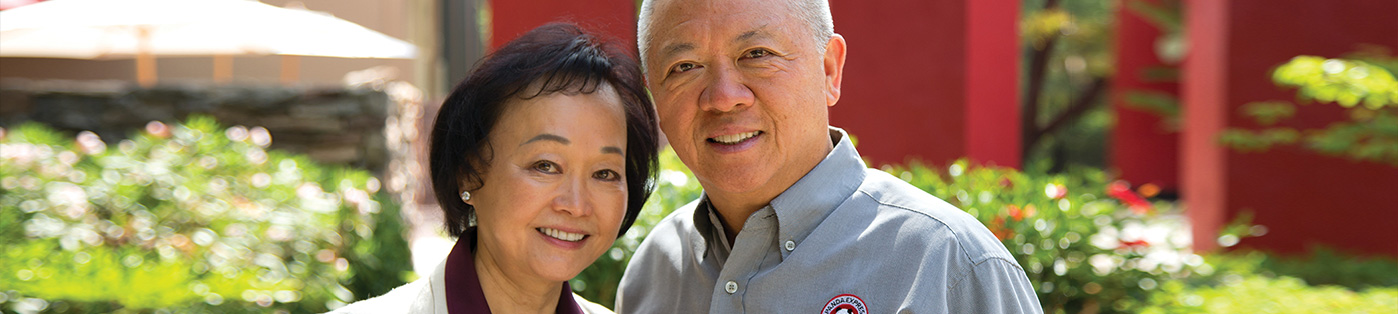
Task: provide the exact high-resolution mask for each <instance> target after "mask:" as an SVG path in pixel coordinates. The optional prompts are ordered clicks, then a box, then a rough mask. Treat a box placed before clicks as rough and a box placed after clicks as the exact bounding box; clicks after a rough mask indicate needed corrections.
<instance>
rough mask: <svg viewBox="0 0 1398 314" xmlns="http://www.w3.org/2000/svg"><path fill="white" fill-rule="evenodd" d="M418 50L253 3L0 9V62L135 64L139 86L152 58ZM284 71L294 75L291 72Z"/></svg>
mask: <svg viewBox="0 0 1398 314" xmlns="http://www.w3.org/2000/svg"><path fill="white" fill-rule="evenodd" d="M416 50H417V49H416V47H415V46H413V45H412V44H410V43H407V42H404V41H402V40H398V39H396V38H393V37H389V36H387V35H384V34H382V33H379V32H376V31H373V30H370V29H368V28H364V27H363V26H360V25H358V24H354V23H352V22H349V21H345V20H342V19H339V18H336V17H334V16H331V15H329V14H326V13H321V12H313V11H307V10H304V9H285V8H279V7H275V6H271V5H267V4H263V3H261V2H257V1H251V0H53V1H46V2H43V3H38V4H33V5H27V6H23V7H19V8H14V9H10V10H5V11H0V57H41V58H74V59H98V58H131V57H134V58H136V64H137V81H139V82H140V83H141V84H142V85H147V86H149V85H150V84H153V83H154V82H155V58H154V57H155V56H215V58H214V60H215V67H214V68H215V78H216V79H223V80H226V79H227V77H229V76H231V67H232V66H231V58H230V56H233V55H284V56H286V57H283V61H284V63H283V77H282V78H283V80H284V81H285V80H288V79H289V78H291V79H294V75H295V73H296V71H295V68H296V65H295V63H294V61H295V57H294V56H323V57H341V58H412V57H414V56H415V55H416ZM288 68H290V69H291V71H288Z"/></svg>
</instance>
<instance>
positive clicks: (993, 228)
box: [986, 215, 1014, 241]
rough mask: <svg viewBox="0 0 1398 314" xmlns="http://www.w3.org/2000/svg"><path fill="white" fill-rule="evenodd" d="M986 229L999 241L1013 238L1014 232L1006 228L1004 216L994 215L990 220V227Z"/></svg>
mask: <svg viewBox="0 0 1398 314" xmlns="http://www.w3.org/2000/svg"><path fill="white" fill-rule="evenodd" d="M986 227H987V228H989V229H990V233H992V234H995V238H996V239H1000V240H1001V241H1003V240H1005V239H1009V238H1010V237H1013V236H1014V232H1013V231H1011V230H1010V229H1009V228H1006V227H1007V226H1006V225H1005V216H1001V215H996V216H995V219H994V220H991V221H990V225H987V226H986Z"/></svg>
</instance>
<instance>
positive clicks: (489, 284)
mask: <svg viewBox="0 0 1398 314" xmlns="http://www.w3.org/2000/svg"><path fill="white" fill-rule="evenodd" d="M475 258H476V260H475V264H476V274H477V277H479V278H480V283H481V292H482V293H484V294H485V300H486V302H487V303H489V305H490V311H491V312H492V313H555V312H556V309H557V308H558V296H559V295H560V294H562V293H563V291H562V289H563V283H561V282H549V281H547V280H541V279H539V278H535V277H529V276H525V275H522V274H521V273H522V272H519V271H506V270H505V268H503V267H501V265H502V263H499V262H497V261H496V260H495V258H494V256H492V255H491V254H490V252H489V250H487V249H485V248H484V247H479V246H478V247H477V248H476V254H475ZM511 274H513V276H511Z"/></svg>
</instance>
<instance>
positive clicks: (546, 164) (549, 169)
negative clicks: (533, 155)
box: [533, 160, 558, 173]
mask: <svg viewBox="0 0 1398 314" xmlns="http://www.w3.org/2000/svg"><path fill="white" fill-rule="evenodd" d="M533 168H534V171H538V172H543V173H558V164H555V163H553V162H551V161H547V160H540V161H536V162H534V166H533Z"/></svg>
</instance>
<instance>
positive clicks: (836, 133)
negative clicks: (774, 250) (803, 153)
mask: <svg viewBox="0 0 1398 314" xmlns="http://www.w3.org/2000/svg"><path fill="white" fill-rule="evenodd" d="M829 132H830V141H831V142H834V143H836V144H835V148H834V149H832V150H830V153H829V154H826V155H825V159H824V160H821V162H820V164H817V165H816V167H815V168H813V169H811V171H810V172H807V173H806V175H805V176H802V177H801V179H800V180H797V181H796V183H795V184H792V185H791V187H789V188H787V189H786V191H783V192H782V193H781V194H779V195H777V197H776V198H775V199H772V201H771V203H769V205H768V206H771V207H772V209H773V210H774V211H775V212H776V215H777V224H778V226H777V228H778V232H779V233H780V234H779V236H780V238H779V239H778V241H784V240H792V241H796V242H797V243H800V242H801V241H802V240H805V239H806V236H807V235H810V233H811V230H813V229H815V227H816V226H817V225H819V224H820V222H821V221H824V220H825V217H826V216H829V215H830V213H831V212H833V211H835V208H837V207H839V206H840V204H841V203H844V200H845V199H848V198H849V196H850V195H853V194H854V191H855V190H856V189H858V188H859V185H860V184H862V183H863V182H864V168H866V166H865V165H864V160H862V159H860V158H859V152H858V151H856V150H855V149H854V143H853V142H850V140H849V134H847V133H845V130H843V129H840V128H837V127H833V126H832V127H829ZM712 211H713V206H712V205H711V204H710V203H709V197H708V194H707V193H705V194H703V195H701V196H700V197H699V204H698V206H697V207H696V208H695V210H694V218H693V219H694V226H695V228H696V229H697V230H699V233H700V234H701V235H702V236H703V238H704V240H705V241H704V242H705V243H694V250H695V251H696V252H697V253H698V254H699V255H698V256H707V255H706V252H707V250H706V249H708V248H712V247H714V246H715V245H721V246H722V248H729V247H731V246H730V243H727V240H728V239H727V238H726V237H725V236H724V235H723V232H724V231H723V227H722V226H720V225H717V224H715V223H714V222H713V220H711V219H712V218H711V217H717V216H714V215H713V214H712V213H711V212H712Z"/></svg>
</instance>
